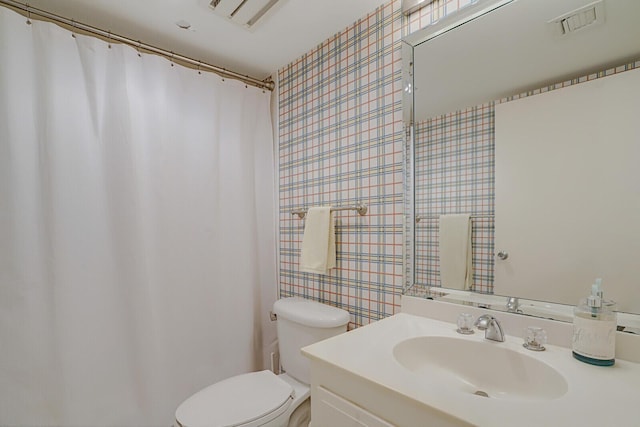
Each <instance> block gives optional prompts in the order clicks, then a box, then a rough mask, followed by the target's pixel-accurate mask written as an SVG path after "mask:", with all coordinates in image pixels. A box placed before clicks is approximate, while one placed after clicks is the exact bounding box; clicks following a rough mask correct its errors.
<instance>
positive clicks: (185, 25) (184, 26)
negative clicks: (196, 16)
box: [176, 19, 191, 30]
mask: <svg viewBox="0 0 640 427" xmlns="http://www.w3.org/2000/svg"><path fill="white" fill-rule="evenodd" d="M176 25H177V26H178V27H180V28H182V29H183V30H188V29H190V28H191V24H190V23H188V22H187V21H185V20H184V19H181V20H179V21H177V22H176Z"/></svg>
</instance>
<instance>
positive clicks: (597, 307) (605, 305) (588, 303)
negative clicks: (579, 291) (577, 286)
mask: <svg viewBox="0 0 640 427" xmlns="http://www.w3.org/2000/svg"><path fill="white" fill-rule="evenodd" d="M613 306H614V303H613V302H611V301H605V300H604V299H603V292H602V279H596V282H595V283H594V284H593V285H591V295H589V296H588V297H587V298H585V299H582V300H581V301H580V303H579V304H578V306H576V307H575V309H574V317H573V357H575V358H576V359H578V360H580V361H581V362H585V363H590V364H592V365H598V366H611V365H613V364H614V363H615V349H616V326H617V322H616V313H615V312H614V311H613Z"/></svg>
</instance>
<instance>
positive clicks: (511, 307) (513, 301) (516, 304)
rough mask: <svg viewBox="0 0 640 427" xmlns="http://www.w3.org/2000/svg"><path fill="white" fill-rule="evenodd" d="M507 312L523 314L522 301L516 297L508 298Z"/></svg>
mask: <svg viewBox="0 0 640 427" xmlns="http://www.w3.org/2000/svg"><path fill="white" fill-rule="evenodd" d="M507 311H508V312H509V313H522V310H520V300H519V299H518V298H516V297H507Z"/></svg>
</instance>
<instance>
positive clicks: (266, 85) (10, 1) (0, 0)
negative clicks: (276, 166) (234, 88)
mask: <svg viewBox="0 0 640 427" xmlns="http://www.w3.org/2000/svg"><path fill="white" fill-rule="evenodd" d="M0 4H1V5H5V6H8V7H11V8H14V9H18V10H21V11H23V12H25V13H26V14H27V17H28V18H29V17H30V15H36V16H40V17H43V18H46V19H48V20H51V21H53V22H56V23H58V24H63V25H67V26H70V27H72V28H74V29H78V30H81V31H84V32H87V33H90V34H95V35H97V36H100V37H103V38H106V39H108V40H113V41H117V42H120V43H123V44H126V45H129V46H131V47H134V48H136V49H143V50H145V51H148V52H153V53H156V54H158V55H162V56H164V57H167V58H169V59H170V60H176V61H180V62H184V63H187V64H190V65H194V66H196V67H198V69H202V70H209V71H213V72H214V73H216V74H218V75H220V76H222V77H229V78H233V79H236V80H240V81H242V82H243V83H246V84H248V85H251V86H255V87H257V88H260V89H267V90H273V89H274V83H273V82H272V81H270V80H269V79H267V80H259V79H256V78H254V77H251V76H247V75H244V74H240V73H236V72H235V71H231V70H227V69H226V68H223V67H218V66H215V65H211V64H207V63H205V62H202V61H198V60H195V59H192V58H189V57H187V56H184V55H179V54H176V53H174V52H171V51H168V50H165V49H161V48H159V47H155V46H152V45H149V44H146V43H142V42H141V41H139V40H132V39H130V38H127V37H124V36H119V35H117V34H114V33H112V32H111V31H105V30H101V29H99V28H96V27H92V26H90V25H87V24H82V23H80V22H78V21H75V20H73V19H68V18H64V17H62V16H58V15H56V14H53V13H51V12H47V11H46V10H42V9H38V8H35V7H32V6H29V4H24V3H20V2H17V1H14V0H0Z"/></svg>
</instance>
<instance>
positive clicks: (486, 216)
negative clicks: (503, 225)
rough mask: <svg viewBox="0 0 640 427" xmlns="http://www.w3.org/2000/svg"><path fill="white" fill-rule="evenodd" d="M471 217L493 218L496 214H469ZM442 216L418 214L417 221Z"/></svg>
mask: <svg viewBox="0 0 640 427" xmlns="http://www.w3.org/2000/svg"><path fill="white" fill-rule="evenodd" d="M469 216H470V217H471V219H478V218H493V217H494V215H469ZM439 218H440V216H439V215H416V222H420V221H422V220H423V219H439Z"/></svg>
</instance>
